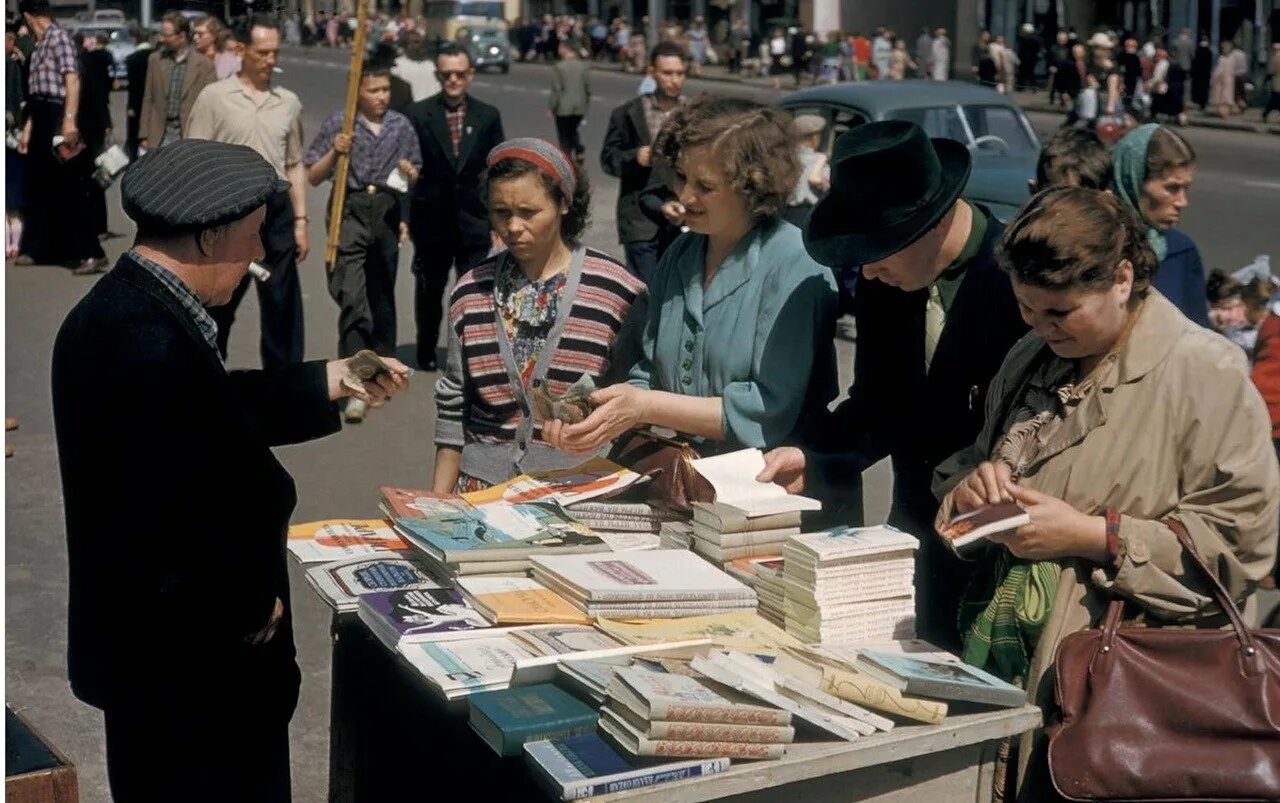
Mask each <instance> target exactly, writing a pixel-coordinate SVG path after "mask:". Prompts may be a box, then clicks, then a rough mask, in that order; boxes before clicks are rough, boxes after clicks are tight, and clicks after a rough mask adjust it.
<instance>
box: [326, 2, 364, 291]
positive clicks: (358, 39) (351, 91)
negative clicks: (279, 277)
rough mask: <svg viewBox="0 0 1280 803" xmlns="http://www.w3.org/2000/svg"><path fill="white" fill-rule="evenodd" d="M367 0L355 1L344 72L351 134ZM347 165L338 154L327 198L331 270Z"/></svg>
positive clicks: (346, 129)
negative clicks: (353, 31)
mask: <svg viewBox="0 0 1280 803" xmlns="http://www.w3.org/2000/svg"><path fill="white" fill-rule="evenodd" d="M367 6H368V3H367V0H359V2H358V3H357V4H356V35H355V40H354V41H353V42H352V43H351V71H350V73H349V74H348V75H347V102H346V105H345V106H343V108H342V133H343V134H345V135H347V136H351V132H352V131H354V130H355V127H356V98H357V97H359V95H360V71H361V67H363V65H364V49H365V47H364V43H365V37H366V35H367V34H366V32H365V15H366V12H365V9H366V8H367ZM350 169H351V154H349V153H340V154H338V164H337V166H336V167H335V168H334V171H333V195H332V196H330V202H329V240H328V242H327V243H326V244H325V249H324V264H325V267H326V268H328V269H329V270H333V266H334V263H335V262H336V261H337V259H338V238H339V237H341V236H342V206H343V204H345V203H346V201H347V171H348V170H350Z"/></svg>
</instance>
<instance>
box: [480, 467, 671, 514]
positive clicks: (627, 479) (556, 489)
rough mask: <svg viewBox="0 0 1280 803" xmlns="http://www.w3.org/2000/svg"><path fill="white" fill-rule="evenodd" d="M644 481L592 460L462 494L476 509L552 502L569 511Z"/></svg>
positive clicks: (532, 473)
mask: <svg viewBox="0 0 1280 803" xmlns="http://www.w3.org/2000/svg"><path fill="white" fill-rule="evenodd" d="M644 479H646V478H643V477H641V476H640V475H639V474H637V473H636V472H634V471H632V470H631V469H629V468H623V467H622V466H619V465H617V464H616V463H613V462H610V461H609V460H606V459H604V458H603V457H595V458H592V459H591V460H588V461H587V462H585V463H583V464H582V465H580V466H574V467H573V468H566V469H556V470H551V471H538V472H531V473H529V474H521V475H520V476H518V477H516V478H514V479H511V480H508V481H507V482H504V483H501V484H499V485H495V486H493V487H492V488H486V489H485V490H483V491H476V492H474V493H468V494H463V498H464V499H466V500H467V501H468V502H471V503H472V504H475V505H481V504H487V503H490V502H507V503H510V504H523V503H526V502H553V503H557V504H560V505H563V506H565V507H568V506H571V505H574V504H577V503H579V502H586V501H589V500H591V499H600V498H607V497H610V496H614V495H616V494H619V493H622V492H623V491H625V490H626V489H627V488H630V487H631V486H632V485H635V484H636V483H638V482H641V481H642V480H644Z"/></svg>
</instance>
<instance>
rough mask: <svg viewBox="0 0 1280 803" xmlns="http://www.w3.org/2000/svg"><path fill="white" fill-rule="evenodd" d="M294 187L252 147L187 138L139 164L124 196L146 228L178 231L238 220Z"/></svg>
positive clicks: (128, 210) (123, 187)
mask: <svg viewBox="0 0 1280 803" xmlns="http://www.w3.org/2000/svg"><path fill="white" fill-rule="evenodd" d="M288 187H289V183H288V182H286V181H282V180H280V177H279V176H278V175H277V174H276V171H275V168H274V167H272V166H271V164H270V163H269V162H267V160H266V159H263V158H262V157H261V156H260V155H259V154H258V153H257V151H254V150H253V149H252V148H247V147H245V146H244V145H228V144H226V143H223V142H211V141H209V140H204V139H181V140H178V141H177V142H174V143H172V144H170V145H165V146H164V147H162V148H157V149H155V150H153V151H150V152H148V153H147V154H146V155H145V156H143V157H142V158H140V159H138V161H136V162H134V163H133V164H132V165H131V166H130V167H129V169H128V170H126V171H125V174H124V178H123V179H122V180H121V181H120V194H121V196H122V198H123V202H124V211H125V214H127V215H128V216H129V217H131V218H133V220H134V222H136V223H137V224H138V228H139V229H140V230H142V231H146V232H150V233H162V232H173V233H178V232H183V231H201V230H203V229H210V228H213V227H215V226H223V225H226V224H227V223H233V222H235V221H237V220H239V219H241V218H243V217H245V216H246V215H248V214H249V213H250V212H252V211H253V210H255V209H257V208H258V207H260V206H262V205H263V204H265V203H266V202H267V198H268V197H269V196H270V195H272V194H273V193H275V192H279V191H281V190H284V189H288Z"/></svg>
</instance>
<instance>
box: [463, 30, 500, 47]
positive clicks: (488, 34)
mask: <svg viewBox="0 0 1280 803" xmlns="http://www.w3.org/2000/svg"><path fill="white" fill-rule="evenodd" d="M506 39H507V35H506V34H505V33H503V32H502V31H496V30H495V31H475V32H474V33H472V34H471V41H472V42H475V43H476V44H478V45H483V44H491V43H498V42H505V41H506Z"/></svg>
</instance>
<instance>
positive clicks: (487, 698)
mask: <svg viewBox="0 0 1280 803" xmlns="http://www.w3.org/2000/svg"><path fill="white" fill-rule="evenodd" d="M599 717H600V715H599V713H598V712H597V711H596V710H595V709H594V708H592V707H590V706H588V705H587V704H586V703H583V702H581V701H580V700H578V698H576V697H574V696H573V695H571V694H569V693H568V692H566V691H564V690H562V689H560V688H559V687H558V686H555V685H552V684H550V683H539V684H538V685H536V686H525V687H523V688H518V689H503V690H501V691H493V692H487V693H484V694H475V695H472V697H471V718H470V724H471V728H472V730H474V731H475V732H476V733H477V734H479V736H480V738H481V739H483V740H484V742H485V744H487V745H489V747H490V748H492V749H493V751H494V752H495V753H497V754H498V755H500V756H518V755H520V754H521V751H522V748H523V746H524V744H525V743H526V742H533V741H537V740H539V739H553V738H559V737H564V736H571V735H574V734H579V733H591V732H593V731H595V728H596V721H597V720H598V719H599Z"/></svg>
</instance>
